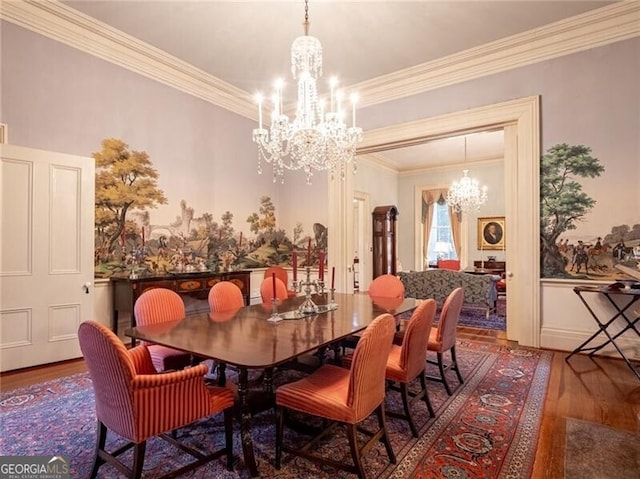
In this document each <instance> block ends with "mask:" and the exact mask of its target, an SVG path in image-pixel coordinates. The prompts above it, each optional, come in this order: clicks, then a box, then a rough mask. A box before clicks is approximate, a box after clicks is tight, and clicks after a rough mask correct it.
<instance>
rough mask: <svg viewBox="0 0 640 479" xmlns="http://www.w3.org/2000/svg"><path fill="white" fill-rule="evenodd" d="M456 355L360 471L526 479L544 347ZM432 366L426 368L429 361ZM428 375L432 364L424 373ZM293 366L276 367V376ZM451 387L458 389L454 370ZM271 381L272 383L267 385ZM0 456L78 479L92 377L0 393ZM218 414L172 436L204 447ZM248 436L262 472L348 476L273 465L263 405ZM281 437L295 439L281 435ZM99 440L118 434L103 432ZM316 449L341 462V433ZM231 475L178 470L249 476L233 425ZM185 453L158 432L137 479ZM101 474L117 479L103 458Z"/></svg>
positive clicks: (159, 471)
mask: <svg viewBox="0 0 640 479" xmlns="http://www.w3.org/2000/svg"><path fill="white" fill-rule="evenodd" d="M457 351H458V360H459V362H460V365H461V369H462V372H463V376H464V378H465V383H464V384H463V385H461V386H460V387H458V388H457V389H455V391H454V393H453V396H448V395H447V393H446V392H445V390H444V387H443V386H442V384H440V383H435V382H429V384H428V387H429V391H430V396H431V400H432V403H433V405H434V407H435V409H436V417H435V418H429V416H428V413H427V411H426V407H424V404H422V403H416V404H414V411H415V419H416V423H417V424H418V426H419V430H420V437H419V438H413V437H412V436H411V433H410V431H409V428H408V425H407V423H406V421H401V420H399V419H395V418H391V417H387V422H388V427H389V434H390V438H391V442H392V445H393V449H394V451H395V453H396V456H397V464H395V465H393V464H389V462H388V457H387V455H386V453H385V450H384V447H383V446H382V445H381V444H380V445H379V446H378V447H374V448H373V449H372V450H371V451H369V452H368V453H367V455H366V456H365V457H364V464H365V469H366V471H367V477H369V478H379V479H388V478H444V477H450V478H453V477H455V478H465V477H467V478H471V477H473V478H487V479H489V478H518V479H520V478H527V477H529V476H530V474H531V468H532V465H533V460H534V457H535V450H536V443H537V439H538V433H539V428H540V421H541V415H542V408H543V405H544V397H545V393H546V388H547V382H548V377H549V371H550V364H551V353H549V352H545V351H539V350H529V349H524V348H518V349H509V348H507V347H504V346H497V345H493V344H486V343H480V342H475V341H459V342H458V346H457ZM429 367H430V368H431V366H429ZM430 373H435V370H430ZM296 374H301V373H298V372H284V373H282V374H280V375H277V377H275V378H274V382H276V380H277V381H278V383H282V382H284V381H287V380H290V379H293V378H294V377H295V375H296ZM451 384H452V386H457V385H458V384H457V381H456V379H455V374H452V378H451ZM276 386H277V384H276ZM387 407H388V409H395V410H401V408H402V405H401V401H400V398H399V394H397V393H393V392H390V393H389V395H388V398H387ZM0 414H1V416H2V421H1V426H0V455H5V456H34V455H37V456H46V455H52V456H53V455H56V456H65V457H67V458H68V459H69V463H70V468H71V477H73V478H85V477H88V473H89V471H90V470H91V464H92V459H93V448H94V444H95V442H94V441H95V412H94V400H93V389H92V386H91V380H90V379H89V378H88V376H87V375H86V374H78V375H74V376H69V377H66V378H61V379H59V380H55V381H49V382H46V383H42V384H37V385H33V386H30V387H27V388H22V389H19V390H16V391H10V392H7V393H2V394H0ZM220 423H221V421H220V420H219V418H214V419H205V420H202V421H200V422H198V423H196V424H195V425H193V426H191V427H187V428H183V429H181V430H180V432H179V438H180V439H181V440H183V441H186V442H188V443H190V444H191V445H194V446H196V447H198V448H200V449H201V450H203V451H206V450H207V449H209V448H212V447H213V446H215V444H214V445H213V446H212V444H211V443H212V442H217V443H219V442H220V441H221V438H222V428H221V424H220ZM253 425H254V427H253V438H254V444H255V449H256V451H255V452H256V457H257V460H258V467H259V470H260V475H261V476H262V477H277V478H280V479H294V478H295V479H306V478H313V479H324V478H327V479H338V478H350V477H352V476H351V475H349V474H346V473H343V472H339V471H336V470H334V469H332V468H327V467H324V468H323V467H319V466H316V465H314V464H312V463H310V462H308V461H305V460H304V459H301V458H295V459H291V458H290V457H287V455H286V454H285V456H284V457H283V466H282V469H281V470H279V471H277V470H275V468H274V467H273V457H274V429H275V428H274V417H273V414H272V412H270V411H269V412H265V413H262V414H258V415H256V416H254V418H253ZM287 437H288V440H289V441H296V440H297V438H296V437H294V436H292V435H289V436H287ZM107 443H108V444H111V445H112V446H117V445H121V444H122V441H121V439H120V438H118V437H117V436H115V435H112V434H109V436H108V438H107ZM318 447H319V450H320V451H321V453H322V454H325V455H331V456H332V457H333V458H334V459H337V460H341V459H345V460H348V459H349V453H348V450H349V448H348V442H347V439H346V435H345V434H344V433H343V432H341V431H340V430H337V433H336V435H335V436H332V437H329V438H327V441H326V442H325V443H321V444H319V446H318ZM234 455H235V457H236V461H235V464H234V472H228V471H226V470H225V467H224V464H223V462H222V461H214V462H212V463H210V464H208V465H206V466H204V467H202V468H200V469H198V470H196V471H193V472H192V473H190V474H187V475H186V476H184V477H192V478H210V477H220V478H249V474H248V471H247V469H246V467H245V466H244V460H243V457H242V448H241V446H240V437H239V431H238V428H237V425H236V426H235V438H234ZM186 460H188V457H187V456H186V455H184V454H182V453H181V452H180V451H179V450H177V449H175V448H174V447H173V446H170V445H168V444H167V443H166V442H164V441H161V440H159V439H152V440H150V441H149V442H148V444H147V453H146V457H145V471H144V477H147V478H154V477H160V476H161V475H163V474H166V473H167V472H168V471H170V470H173V469H175V468H176V467H177V466H178V465H179V464H181V463H184V462H185V461H186ZM99 477H100V478H116V477H120V475H119V473H118V471H116V470H115V469H113V468H112V467H111V466H109V465H104V466H102V467H101V468H100V473H99Z"/></svg>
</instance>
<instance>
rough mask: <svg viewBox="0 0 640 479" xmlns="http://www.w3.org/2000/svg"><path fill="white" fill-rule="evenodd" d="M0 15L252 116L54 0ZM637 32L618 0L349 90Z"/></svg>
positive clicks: (365, 101)
mask: <svg viewBox="0 0 640 479" xmlns="http://www.w3.org/2000/svg"><path fill="white" fill-rule="evenodd" d="M0 18H2V19H3V20H6V21H8V22H11V23H14V24H16V25H19V26H21V27H23V28H26V29H28V30H31V31H33V32H35V33H39V34H41V35H44V36H46V37H49V38H51V39H54V40H57V41H59V42H62V43H64V44H66V45H69V46H71V47H73V48H77V49H79V50H81V51H83V52H86V53H89V54H91V55H94V56H96V57H98V58H101V59H103V60H107V61H109V62H111V63H114V64H116V65H119V66H121V67H123V68H126V69H128V70H131V71H133V72H136V73H139V74H140V75H143V76H145V77H147V78H151V79H153V80H156V81H159V82H161V83H163V84H165V85H168V86H171V87H173V88H176V89H177V90H180V91H183V92H185V93H188V94H190V95H193V96H195V97H197V98H200V99H202V100H205V101H207V102H210V103H213V104H215V105H217V106H219V107H221V108H224V109H227V110H229V111H231V112H234V113H237V114H238V115H241V116H244V117H247V118H250V119H253V120H257V112H256V107H255V104H254V101H253V99H252V97H251V95H250V94H249V93H248V92H246V91H244V90H241V89H239V88H237V87H234V86H233V85H231V84H229V83H227V82H224V81H222V80H220V79H219V78H217V77H215V76H213V75H210V74H208V73H206V72H204V71H203V70H200V69H198V68H195V67H194V66H192V65H190V64H188V63H186V62H184V61H182V60H180V59H179V58H176V57H174V56H172V55H169V54H167V53H166V52H164V51H162V50H160V49H158V48H155V47H152V46H151V45H149V44H147V43H145V42H142V41H141V40H138V39H136V38H135V37H133V36H130V35H127V34H125V33H124V32H121V31H119V30H117V29H115V28H112V27H110V26H109V25H106V24H104V23H102V22H99V21H97V20H95V19H94V18H92V17H89V16H88V15H85V14H83V13H81V12H78V11H77V10H74V9H72V8H70V7H68V6H66V5H64V4H62V3H60V2H59V1H57V0H24V1H2V2H0ZM637 36H640V2H638V1H635V0H634V1H622V2H618V3H614V4H612V5H608V6H605V7H602V8H599V9H596V10H592V11H590V12H586V13H584V14H581V15H577V16H575V17H572V18H569V19H566V20H562V21H559V22H555V23H552V24H549V25H546V26H544V27H540V28H537V29H533V30H530V31H528V32H524V33H522V34H518V35H513V36H511V37H507V38H504V39H501V40H497V41H494V42H491V43H487V44H485V45H482V46H479V47H476V48H472V49H469V50H465V51H462V52H459V53H456V54H453V55H449V56H447V57H444V58H441V59H438V60H434V61H431V62H426V63H422V64H420V65H416V66H413V67H410V68H407V69H404V70H400V71H397V72H394V73H391V74H388V75H383V76H380V77H376V78H373V79H370V80H367V81H364V82H361V83H358V84H356V85H352V86H351V87H350V88H353V89H355V90H358V91H359V96H360V99H361V100H360V106H361V107H364V106H371V105H375V104H379V103H384V102H387V101H391V100H396V99H399V98H404V97H408V96H411V95H416V94H418V93H422V92H425V91H429V90H435V89H438V88H442V87H446V86H450V85H454V84H457V83H461V82H464V81H469V80H473V79H475V78H481V77H484V76H487V75H492V74H495V73H499V72H503V71H506V70H510V69H513V68H519V67H522V66H526V65H530V64H533V63H537V62H541V61H544V60H549V59H552V58H556V57H560V56H563V55H569V54H571V53H576V52H580V51H584V50H588V49H591V48H595V47H598V46H603V45H607V44H610V43H614V42H618V41H622V40H626V39H629V38H634V37H637Z"/></svg>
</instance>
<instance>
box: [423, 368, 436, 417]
mask: <svg viewBox="0 0 640 479" xmlns="http://www.w3.org/2000/svg"><path fill="white" fill-rule="evenodd" d="M420 386H421V387H422V391H423V396H422V398H423V399H424V402H425V403H426V405H427V409H428V410H429V416H430V417H436V412H435V411H434V410H433V405H432V404H431V399H430V398H429V391H428V390H427V378H426V377H425V373H424V370H423V371H422V372H421V373H420Z"/></svg>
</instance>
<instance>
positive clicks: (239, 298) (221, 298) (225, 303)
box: [207, 281, 245, 312]
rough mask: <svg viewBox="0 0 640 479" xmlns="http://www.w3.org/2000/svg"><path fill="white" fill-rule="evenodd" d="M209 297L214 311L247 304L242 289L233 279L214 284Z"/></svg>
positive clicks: (236, 307)
mask: <svg viewBox="0 0 640 479" xmlns="http://www.w3.org/2000/svg"><path fill="white" fill-rule="evenodd" d="M207 299H208V301H209V309H210V310H211V311H212V312H221V311H230V310H233V309H238V308H242V307H243V306H245V304H244V296H243V295H242V290H241V289H240V288H239V287H238V286H237V285H236V284H234V283H232V282H231V281H219V282H217V283H216V284H214V285H213V286H212V287H211V289H210V290H209V295H208V297H207Z"/></svg>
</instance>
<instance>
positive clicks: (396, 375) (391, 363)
mask: <svg viewBox="0 0 640 479" xmlns="http://www.w3.org/2000/svg"><path fill="white" fill-rule="evenodd" d="M400 342H401V343H402V341H400ZM401 354H402V347H401V346H399V345H397V344H394V345H393V346H391V351H390V352H389V358H388V359H387V371H386V373H385V379H388V380H391V381H399V382H409V381H411V380H413V379H414V378H409V377H408V375H407V371H406V369H403V368H401V367H400V355H401ZM425 355H426V351H425ZM352 359H353V354H351V353H350V354H345V355H344V356H343V357H342V358H341V361H342V366H343V367H345V368H347V369H348V368H350V367H351V360H352Z"/></svg>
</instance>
